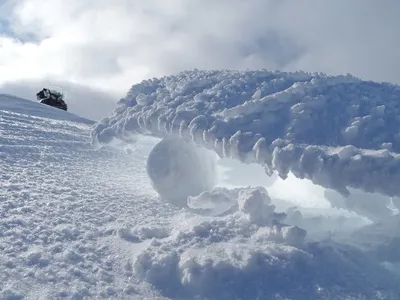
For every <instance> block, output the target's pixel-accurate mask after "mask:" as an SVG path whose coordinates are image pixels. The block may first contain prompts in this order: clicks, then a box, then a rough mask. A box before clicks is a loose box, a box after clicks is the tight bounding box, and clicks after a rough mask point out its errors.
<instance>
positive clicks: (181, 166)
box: [147, 138, 216, 206]
mask: <svg viewBox="0 0 400 300" xmlns="http://www.w3.org/2000/svg"><path fill="white" fill-rule="evenodd" d="M147 174H148V176H149V178H150V180H151V183H152V186H153V188H154V189H155V190H156V191H157V193H158V194H159V195H160V197H161V198H162V199H163V200H166V201H168V202H171V203H173V204H175V205H178V206H187V198H188V197H189V196H197V195H199V194H200V193H202V192H204V191H206V190H210V189H212V188H213V187H214V185H215V181H216V175H215V174H216V164H215V159H214V158H213V156H212V155H211V154H210V153H209V152H208V151H207V150H205V149H202V148H198V147H196V146H194V145H193V144H189V143H187V142H185V141H184V140H182V139H179V138H166V139H163V140H162V141H161V142H159V143H158V144H157V145H156V146H155V147H154V148H153V149H152V151H151V152H150V154H149V157H148V159H147Z"/></svg>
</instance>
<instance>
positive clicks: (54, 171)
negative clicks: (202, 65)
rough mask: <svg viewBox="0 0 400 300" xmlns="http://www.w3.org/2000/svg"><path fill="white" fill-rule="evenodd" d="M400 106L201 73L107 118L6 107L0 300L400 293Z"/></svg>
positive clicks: (22, 103)
mask: <svg viewBox="0 0 400 300" xmlns="http://www.w3.org/2000/svg"><path fill="white" fill-rule="evenodd" d="M399 95H400V92H399V88H398V87H397V86H392V85H389V84H378V83H371V82H363V81H360V80H358V79H356V78H353V77H351V76H342V77H328V76H325V75H320V74H306V73H301V72H299V73H293V74H289V73H279V72H267V71H263V70H262V71H248V72H232V71H209V72H203V71H196V70H195V71H187V72H184V73H181V74H178V75H176V76H170V77H165V78H159V79H153V80H149V81H146V82H143V83H140V84H137V85H134V86H133V87H132V89H131V90H130V91H129V93H128V94H127V97H126V98H124V99H122V100H121V101H120V103H119V104H118V107H117V108H116V109H115V111H114V112H113V114H112V115H111V116H110V117H109V118H106V119H103V120H102V121H101V122H99V123H95V122H93V121H91V120H87V119H84V118H81V117H78V116H76V115H73V114H70V113H68V112H64V111H60V110H57V109H55V108H51V107H48V106H45V105H42V104H39V103H34V102H32V101H28V100H24V99H20V98H16V97H12V96H8V95H0V159H1V164H0V170H1V173H0V187H1V188H0V216H1V219H0V250H1V251H0V282H1V284H0V299H63V298H65V299H182V300H183V299H185V300H186V299H212V300H217V299H221V300H224V299H229V300H231V299H245V300H249V299H307V300H308V299H399V298H400V284H399V283H400V273H399V272H398V265H399V261H400V256H399V254H398V251H397V249H398V245H399V242H398V241H399V239H400V235H399V230H398V229H399V226H400V220H399V217H398V215H396V213H397V210H396V206H397V207H398V206H399V202H400V200H398V199H399V198H398V197H393V198H392V197H391V196H393V195H399V192H398V191H399V190H398V189H399V188H398V187H397V185H396V184H397V181H396V180H397V178H398V176H399V175H398V172H397V170H399V169H398V167H397V164H398V158H397V152H398V151H399V148H400V144H399V142H398V136H397V129H396V128H397V127H398V126H397V123H398V121H397V119H398V117H397V115H396V112H397V111H398V109H397V107H398V106H399V105H398V104H397V102H396V101H395V100H396V99H398V98H399V97H398V96H399ZM396 97H397V98H396ZM383 107H385V109H383ZM396 126H397V127H396ZM355 127H356V129H355ZM165 138H167V139H165ZM350 143H351V144H353V145H354V146H352V147H349V146H347V144H350ZM93 146H95V147H93ZM206 149H207V150H206ZM376 167H377V168H376ZM371 191H375V192H376V193H374V194H372V193H368V192H371ZM349 193H350V195H348V194H349ZM364 199H366V200H365V201H364Z"/></svg>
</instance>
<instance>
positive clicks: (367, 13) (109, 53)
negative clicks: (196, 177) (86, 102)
mask: <svg viewBox="0 0 400 300" xmlns="http://www.w3.org/2000/svg"><path fill="white" fill-rule="evenodd" d="M399 9H400V3H399V2H398V1H396V0H388V1H385V5H382V3H380V2H376V1H364V0H356V1H351V2H348V1H344V0H339V1H316V0H307V1H302V2H296V1H295V2H293V1H273V0H251V1H241V0H229V1H228V0H222V1H212V0H206V1H205V0H193V1H186V0H168V1H166V0H152V1H141V0H115V1H105V0H87V1H78V0H69V1H65V0H54V1H51V2H49V1H45V0H29V1H28V0H8V1H5V2H3V4H2V6H1V10H0V11H1V12H0V20H1V24H3V26H1V27H0V53H1V54H0V82H5V81H15V80H20V79H38V78H42V79H43V78H53V79H56V80H63V81H73V82H81V83H83V84H85V85H90V86H92V87H98V88H102V89H108V90H113V91H118V92H121V91H125V90H126V89H128V88H129V87H130V85H131V84H132V82H137V81H140V80H142V79H146V78H149V77H153V76H161V75H167V74H170V73H175V72H178V71H181V70H184V69H191V68H200V69H224V68H229V69H246V68H250V69H254V68H257V69H258V68H268V69H280V70H285V71H293V70H298V69H302V70H305V71H321V72H327V73H334V74H336V73H351V74H354V75H356V76H359V77H361V78H363V79H371V80H378V81H391V82H396V83H400V72H399V71H398V70H399V69H400V62H399V60H398V59H397V58H398V54H397V49H398V48H399V45H400V37H399V36H398V35H397V34H396V30H397V29H396V28H398V27H399V26H400V19H399V18H398V13H397V12H398V11H399Z"/></svg>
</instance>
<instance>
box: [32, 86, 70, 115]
mask: <svg viewBox="0 0 400 300" xmlns="http://www.w3.org/2000/svg"><path fill="white" fill-rule="evenodd" d="M36 98H37V99H38V100H39V101H40V103H43V104H47V105H50V106H53V107H56V108H59V109H62V110H65V111H67V109H68V106H67V103H65V101H64V95H63V94H61V93H59V92H57V91H54V90H49V89H46V88H44V89H43V90H41V91H40V92H38V93H37V94H36Z"/></svg>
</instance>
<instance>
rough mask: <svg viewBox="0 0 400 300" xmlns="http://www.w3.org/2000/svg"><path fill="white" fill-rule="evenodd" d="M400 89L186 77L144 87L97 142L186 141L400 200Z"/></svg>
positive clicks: (248, 76) (237, 76)
mask: <svg viewBox="0 0 400 300" xmlns="http://www.w3.org/2000/svg"><path fill="white" fill-rule="evenodd" d="M399 99H400V88H399V86H396V85H392V84H388V83H376V82H369V81H362V80H360V79H358V78H356V77H353V76H351V75H343V76H328V75H325V74H320V73H306V72H295V73H285V72H278V71H275V72H269V71H267V70H255V71H230V70H217V71H201V70H193V71H185V72H181V73H179V74H177V75H174V76H166V77H162V78H153V79H150V80H146V81H143V82H141V83H139V84H135V85H133V86H132V88H131V89H130V90H129V92H128V93H127V95H126V97H125V98H123V99H121V100H120V101H119V103H118V107H117V108H116V109H115V110H114V112H113V114H112V115H111V116H109V117H108V118H105V119H103V120H101V121H100V122H99V123H98V124H97V125H96V126H95V128H94V130H93V131H92V144H93V145H95V146H102V145H105V144H108V143H111V142H112V141H114V140H115V139H119V140H123V141H127V142H131V141H132V137H133V136H134V135H135V134H148V135H152V136H157V137H166V136H178V137H180V138H183V139H185V140H186V141H192V142H194V143H195V144H197V145H199V146H202V147H205V148H208V149H211V150H213V151H215V152H216V153H218V155H220V156H221V157H231V158H235V159H238V160H240V161H242V162H245V163H250V162H256V163H259V164H260V165H262V166H264V167H265V170H266V172H267V174H269V175H271V174H272V173H273V172H277V173H278V174H279V176H280V177H282V178H286V177H287V175H288V173H289V172H292V173H293V174H294V175H295V176H296V177H298V178H307V179H310V180H311V181H312V182H314V183H315V184H318V185H321V186H323V187H326V188H331V189H335V190H337V191H338V192H340V193H341V194H344V195H348V194H349V191H348V189H347V187H351V188H357V189H361V190H364V191H367V192H377V193H382V194H385V195H388V196H395V195H397V196H399V195H400V186H399V185H398V184H397V182H399V180H400V172H396V171H397V170H399V169H400V158H399V155H398V153H399V151H400V133H399V131H398V128H400V119H399V117H398V115H399V113H400V104H399V101H398V100H399Z"/></svg>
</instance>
